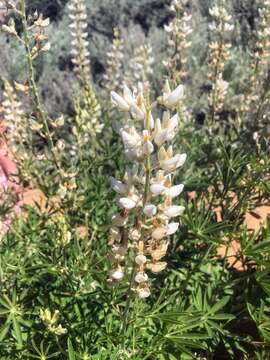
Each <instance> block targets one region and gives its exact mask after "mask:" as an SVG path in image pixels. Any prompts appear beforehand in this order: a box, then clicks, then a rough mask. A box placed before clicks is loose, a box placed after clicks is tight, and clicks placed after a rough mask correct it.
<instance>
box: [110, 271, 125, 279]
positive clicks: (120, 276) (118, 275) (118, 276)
mask: <svg viewBox="0 0 270 360" xmlns="http://www.w3.org/2000/svg"><path fill="white" fill-rule="evenodd" d="M110 277H111V278H112V279H113V280H122V279H123V277H124V273H123V271H122V270H121V269H116V270H113V271H111V273H110Z"/></svg>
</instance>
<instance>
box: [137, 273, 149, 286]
mask: <svg viewBox="0 0 270 360" xmlns="http://www.w3.org/2000/svg"><path fill="white" fill-rule="evenodd" d="M134 280H135V281H136V283H138V284H141V283H144V282H146V281H147V280H148V275H147V274H146V273H145V272H139V273H138V274H136V276H135V278H134Z"/></svg>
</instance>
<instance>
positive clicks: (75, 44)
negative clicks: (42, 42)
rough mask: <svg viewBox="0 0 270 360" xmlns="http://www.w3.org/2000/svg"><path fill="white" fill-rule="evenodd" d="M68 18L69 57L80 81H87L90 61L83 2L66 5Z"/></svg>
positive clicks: (76, 1)
mask: <svg viewBox="0 0 270 360" xmlns="http://www.w3.org/2000/svg"><path fill="white" fill-rule="evenodd" d="M68 8H69V17H70V19H71V24H70V25H69V27H70V29H71V36H72V41H71V46H72V50H71V55H72V63H73V64H74V71H75V73H76V75H77V76H78V78H79V79H80V80H82V81H85V80H89V77H90V60H89V55H90V54H89V51H88V41H87V40H86V38H87V36H88V33H87V31H86V28H87V22H86V19H87V13H86V5H85V2H84V0H70V3H69V4H68Z"/></svg>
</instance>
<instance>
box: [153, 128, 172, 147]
mask: <svg viewBox="0 0 270 360" xmlns="http://www.w3.org/2000/svg"><path fill="white" fill-rule="evenodd" d="M169 137H170V131H169V130H168V129H163V130H161V131H159V132H157V133H156V134H155V137H154V140H155V143H156V144H157V146H161V145H162V144H163V143H164V142H165V141H166V140H168V138H169Z"/></svg>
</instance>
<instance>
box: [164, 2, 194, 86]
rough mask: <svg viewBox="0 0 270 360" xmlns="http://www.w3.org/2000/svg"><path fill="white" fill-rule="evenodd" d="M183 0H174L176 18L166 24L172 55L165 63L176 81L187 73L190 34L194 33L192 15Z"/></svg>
mask: <svg viewBox="0 0 270 360" xmlns="http://www.w3.org/2000/svg"><path fill="white" fill-rule="evenodd" d="M184 7H185V2H184V1H183V0H174V1H173V2H172V4H171V7H170V9H171V11H172V12H173V14H174V19H173V20H172V21H171V22H170V23H169V24H168V25H165V26H164V28H165V31H166V32H167V34H168V45H169V47H170V53H171V56H170V58H169V59H168V60H167V61H164V62H163V63H164V65H165V66H166V68H167V69H168V71H169V74H170V76H171V77H172V78H173V79H172V80H173V81H174V83H179V82H180V81H183V80H184V79H185V77H186V75H187V60H188V51H187V50H188V49H189V48H190V46H191V41H190V35H191V33H192V28H191V25H190V23H191V19H192V15H191V14H188V13H187V12H186V11H185V10H184Z"/></svg>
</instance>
